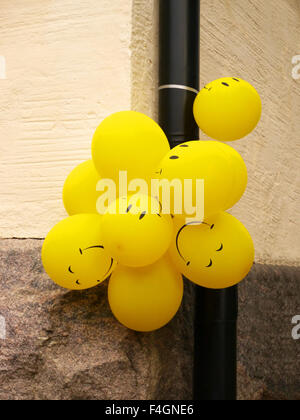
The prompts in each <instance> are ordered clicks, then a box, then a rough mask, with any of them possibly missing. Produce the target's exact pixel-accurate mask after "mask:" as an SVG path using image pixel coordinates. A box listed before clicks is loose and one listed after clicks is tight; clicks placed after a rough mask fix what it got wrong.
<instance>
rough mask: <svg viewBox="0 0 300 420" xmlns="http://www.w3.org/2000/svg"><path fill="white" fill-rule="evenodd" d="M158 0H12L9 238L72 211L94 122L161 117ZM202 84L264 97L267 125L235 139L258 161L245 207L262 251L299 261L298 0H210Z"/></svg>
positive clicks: (1, 211) (5, 86)
mask: <svg viewBox="0 0 300 420" xmlns="http://www.w3.org/2000/svg"><path fill="white" fill-rule="evenodd" d="M157 3H158V1H157V0H147V1H146V0H135V1H133V0H132V1H124V0H99V1H94V0H85V1H79V0H73V1H71V0H66V1H64V2H61V1H58V0H52V1H50V0H40V1H35V0H30V1H28V0H27V1H25V0H2V1H1V5H0V56H5V58H6V63H7V78H6V79H5V80H2V79H1V80H0V177H1V183H0V237H43V236H44V235H45V234H46V232H47V231H48V229H49V228H50V227H51V226H52V225H53V224H54V223H55V222H56V221H57V220H59V219H60V218H61V217H63V216H64V214H65V213H64V210H63V208H62V203H61V187H62V184H63V180H64V178H65V176H66V175H67V173H68V172H69V170H70V169H71V168H72V167H73V166H75V165H76V164H77V163H78V162H80V161H82V160H83V159H85V158H87V157H89V153H90V151H89V145H90V139H91V136H92V133H93V130H94V129H95V127H96V126H97V124H98V123H99V122H100V121H101V120H102V119H103V118H104V117H105V116H106V115H108V114H110V113H112V112H114V111H118V110H120V109H129V108H130V107H131V108H132V109H135V110H138V111H141V112H145V113H146V114H148V115H150V116H152V117H156V115H157V113H156V108H157V106H156V104H157V92H156V86H157V67H158V63H157V55H156V53H157V40H158V30H157V21H158V19H157ZM201 5H202V6H201V86H204V84H205V83H207V82H208V81H211V80H213V79H215V78H218V77H221V76H225V75H235V76H239V77H242V78H244V79H246V80H248V81H250V82H251V83H253V84H254V86H255V87H256V88H257V89H258V91H259V92H260V94H261V97H262V101H263V117H262V121H261V123H260V125H259V126H258V127H257V129H256V130H255V132H254V133H252V134H251V135H250V136H249V137H248V138H246V139H243V140H241V141H238V142H235V143H234V144H233V145H234V147H236V148H237V149H238V150H239V151H240V152H241V154H242V155H243V157H244V158H245V161H246V163H247V166H248V170H249V185H248V189H247V192H246V194H245V196H244V197H243V198H242V200H241V202H240V203H239V204H238V205H237V206H236V207H235V209H234V210H233V213H234V214H235V215H237V217H239V218H240V219H241V220H242V221H243V222H244V223H245V225H246V226H247V227H248V229H249V230H250V232H251V234H252V236H253V238H254V240H255V244H256V250H257V260H258V261H264V262H280V263H289V264H296V263H297V262H299V251H300V241H299V219H300V218H299V207H300V180H299V166H300V118H299V115H300V80H294V79H293V77H292V69H293V64H292V57H293V56H295V55H297V54H300V2H299V1H298V0H276V4H275V2H273V1H271V0H202V1H201Z"/></svg>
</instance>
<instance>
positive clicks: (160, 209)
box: [126, 197, 162, 220]
mask: <svg viewBox="0 0 300 420" xmlns="http://www.w3.org/2000/svg"><path fill="white" fill-rule="evenodd" d="M155 198H156V199H157V197H155ZM157 201H158V203H159V213H156V214H157V216H159V217H161V214H160V213H161V212H162V204H161V202H160V201H159V200H158V199H157ZM131 209H132V204H129V206H128V207H127V210H126V213H130V210H131ZM146 214H147V211H146V210H144V211H142V212H141V213H140V214H139V220H142V219H143V218H144V217H145V216H146Z"/></svg>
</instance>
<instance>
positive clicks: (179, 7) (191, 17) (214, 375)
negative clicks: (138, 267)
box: [159, 0, 238, 400]
mask: <svg viewBox="0 0 300 420" xmlns="http://www.w3.org/2000/svg"><path fill="white" fill-rule="evenodd" d="M159 15H160V24H159V31H160V41H159V46H160V51H159V56H160V57H159V58H160V59H159V62H160V68H159V123H160V125H161V127H162V128H163V130H164V131H165V133H166V135H167V137H168V139H169V142H170V145H171V147H175V146H176V145H178V144H180V143H182V142H184V141H188V140H196V139H198V138H199V129H198V126H197V124H196V122H195V120H194V117H193V102H194V100H195V97H196V94H197V91H198V90H199V75H200V71H199V49H200V41H199V31H200V0H160V10H159ZM195 305H196V306H195V326H194V327H195V348H194V390H193V398H194V400H235V399H236V347H237V343H236V322H237V312H238V301H237V288H236V287H234V288H231V289H227V290H220V291H219V290H208V289H204V288H202V287H196V303H195Z"/></svg>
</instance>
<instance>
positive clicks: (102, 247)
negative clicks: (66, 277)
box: [68, 245, 114, 286]
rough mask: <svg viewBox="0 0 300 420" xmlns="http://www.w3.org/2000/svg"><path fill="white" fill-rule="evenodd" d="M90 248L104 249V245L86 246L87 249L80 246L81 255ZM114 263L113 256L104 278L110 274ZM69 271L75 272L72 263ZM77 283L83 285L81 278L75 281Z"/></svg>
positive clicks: (99, 281)
mask: <svg viewBox="0 0 300 420" xmlns="http://www.w3.org/2000/svg"><path fill="white" fill-rule="evenodd" d="M89 249H104V246H103V245H93V246H89V247H88V248H85V249H81V248H79V253H80V255H83V252H84V251H88V250H89ZM113 263H114V260H113V258H111V259H110V265H109V269H108V270H107V271H106V272H105V273H104V275H103V278H104V279H105V278H106V277H107V276H108V274H109V272H110V270H111V268H112V266H113ZM68 271H69V273H71V274H75V272H74V271H73V270H72V266H71V265H70V266H69V268H68ZM101 281H102V280H97V282H98V283H101ZM75 283H76V284H77V285H78V286H80V285H81V283H80V281H79V279H78V280H76V282H75Z"/></svg>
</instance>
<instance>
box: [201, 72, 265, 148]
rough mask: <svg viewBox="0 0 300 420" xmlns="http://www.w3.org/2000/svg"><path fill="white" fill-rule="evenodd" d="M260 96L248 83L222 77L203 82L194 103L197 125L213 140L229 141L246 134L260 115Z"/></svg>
mask: <svg viewBox="0 0 300 420" xmlns="http://www.w3.org/2000/svg"><path fill="white" fill-rule="evenodd" d="M261 109H262V105H261V99H260V97H259V95H258V93H257V91H256V90H255V89H254V87H253V86H251V85H250V83H248V82H246V81H244V80H242V79H240V78H237V77H224V78H222V79H218V80H215V81H213V82H211V83H209V84H207V85H206V86H205V87H204V88H203V89H202V90H201V91H200V93H199V94H198V96H197V98H196V100H195V103H194V116H195V120H196V122H197V124H198V126H199V127H200V129H201V130H202V131H203V132H204V133H205V134H207V135H208V136H210V137H212V138H213V139H216V140H221V141H231V140H238V139H241V138H242V137H245V136H247V135H248V134H249V133H251V131H252V130H254V128H255V127H256V125H257V123H258V122H259V120H260V117H261Z"/></svg>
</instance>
